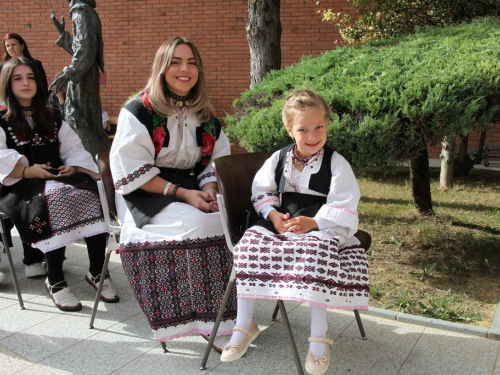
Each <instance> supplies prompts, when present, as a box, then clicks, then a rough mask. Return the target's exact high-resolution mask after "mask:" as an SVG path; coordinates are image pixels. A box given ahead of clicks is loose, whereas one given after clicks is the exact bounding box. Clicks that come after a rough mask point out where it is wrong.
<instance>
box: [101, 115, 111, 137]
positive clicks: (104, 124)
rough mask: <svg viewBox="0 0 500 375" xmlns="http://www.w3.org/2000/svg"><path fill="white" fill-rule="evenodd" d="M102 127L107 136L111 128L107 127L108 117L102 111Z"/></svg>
mask: <svg viewBox="0 0 500 375" xmlns="http://www.w3.org/2000/svg"><path fill="white" fill-rule="evenodd" d="M102 127H103V128H104V130H105V131H106V133H108V134H109V132H110V131H111V126H110V125H109V115H108V112H106V111H102Z"/></svg>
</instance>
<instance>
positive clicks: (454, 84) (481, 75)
mask: <svg viewBox="0 0 500 375" xmlns="http://www.w3.org/2000/svg"><path fill="white" fill-rule="evenodd" d="M499 80H500V21H499V20H497V19H495V18H483V19H478V20H475V21H473V22H472V23H470V24H461V25H458V26H455V27H446V28H424V29H420V30H419V31H418V32H417V33H416V34H414V35H411V36H407V37H400V38H396V39H391V40H386V41H379V42H377V43H374V44H368V45H366V46H356V47H342V48H338V49H336V50H334V51H328V52H325V53H323V54H321V55H320V56H318V57H314V58H313V57H311V56H307V57H304V58H303V59H302V61H301V62H300V63H298V64H297V65H296V66H292V67H288V68H286V69H283V70H280V71H273V72H271V73H270V74H269V75H268V76H267V77H266V78H265V79H264V80H263V81H262V82H261V83H259V84H258V85H255V86H254V88H253V89H251V90H248V91H246V92H244V93H243V94H242V97H241V99H239V100H236V101H235V102H234V106H235V108H236V111H235V114H234V115H232V116H227V117H226V119H225V120H226V123H227V124H228V127H227V133H228V136H229V137H230V139H231V140H232V141H233V142H235V141H238V142H239V144H240V145H241V146H243V147H245V148H246V149H247V150H248V151H251V152H254V151H274V150H277V149H279V148H281V147H283V146H285V145H287V144H289V143H290V141H291V140H290V138H289V136H288V134H287V133H286V131H285V129H284V127H283V125H282V123H281V108H282V105H283V101H284V98H285V97H286V96H287V95H288V94H289V93H290V92H292V91H293V90H295V89H303V88H308V89H311V90H314V91H317V92H318V93H319V94H321V95H322V96H323V97H324V98H325V100H326V101H327V103H328V104H329V105H330V106H331V108H332V110H333V112H334V116H332V120H331V122H330V127H329V139H328V143H329V144H330V145H331V146H332V147H334V148H335V149H337V150H338V151H339V152H340V153H341V154H342V155H344V156H345V157H346V158H347V159H348V160H349V161H350V162H351V163H352V164H353V165H354V166H356V165H358V166H361V165H363V166H368V165H371V166H375V165H378V166H380V165H391V164H395V163H400V162H402V161H405V160H410V159H412V158H414V157H415V156H416V155H417V154H418V153H419V152H420V151H421V150H422V149H425V148H426V147H429V146H433V145H435V144H436V143H438V142H440V141H441V140H442V139H443V138H444V137H445V136H454V135H455V134H464V135H465V134H469V133H470V132H471V131H472V130H474V129H478V128H483V127H485V126H486V125H487V124H488V123H489V122H491V121H492V120H493V119H495V118H496V117H498V114H499V106H498V103H499V98H500V84H499V83H500V82H499Z"/></svg>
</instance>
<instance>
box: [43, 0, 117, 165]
mask: <svg viewBox="0 0 500 375" xmlns="http://www.w3.org/2000/svg"><path fill="white" fill-rule="evenodd" d="M68 2H69V8H70V9H69V14H70V16H71V20H72V21H73V37H71V36H70V34H69V32H67V31H65V30H64V25H65V23H64V16H62V18H61V22H59V21H58V20H57V18H56V15H55V12H54V11H53V10H52V11H51V17H52V22H53V23H54V26H55V27H56V29H57V31H58V33H59V39H58V40H57V41H56V44H57V45H58V46H59V47H61V48H63V49H64V50H66V51H67V52H68V53H69V54H71V55H72V56H73V58H72V60H71V64H70V65H69V66H66V67H65V68H64V69H63V72H64V74H62V75H61V76H59V77H58V78H57V79H56V80H55V81H54V82H52V84H51V85H50V88H49V90H50V89H51V88H52V87H55V91H56V93H58V92H62V91H64V89H65V88H66V86H67V92H66V101H65V103H64V108H65V120H66V122H67V123H68V124H69V126H71V128H72V129H73V130H75V132H76V133H77V134H78V135H79V137H80V139H81V140H82V143H83V146H84V147H85V149H86V150H87V151H88V152H90V154H91V155H92V156H94V155H96V154H97V153H98V152H101V151H107V150H109V139H108V136H107V134H106V132H105V131H104V129H103V127H102V110H101V99H100V96H99V70H101V71H102V72H104V60H103V42H102V27H101V21H100V19H99V15H98V14H97V12H96V11H95V10H94V8H95V7H96V2H95V0H68Z"/></svg>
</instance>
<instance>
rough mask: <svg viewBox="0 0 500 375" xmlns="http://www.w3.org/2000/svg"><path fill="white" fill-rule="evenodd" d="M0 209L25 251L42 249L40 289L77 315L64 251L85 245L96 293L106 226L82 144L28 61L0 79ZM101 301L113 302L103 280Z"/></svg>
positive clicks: (16, 61)
mask: <svg viewBox="0 0 500 375" xmlns="http://www.w3.org/2000/svg"><path fill="white" fill-rule="evenodd" d="M0 100H1V101H3V102H4V103H5V107H2V108H1V109H0V160H2V163H0V182H1V183H2V185H1V186H0V210H1V211H2V212H5V213H7V214H8V216H9V217H10V219H11V220H12V221H13V222H14V225H15V226H16V228H17V230H18V232H19V235H20V237H21V240H22V242H23V247H31V248H35V249H39V250H41V251H42V252H43V253H44V254H45V259H46V262H47V279H46V280H45V284H46V286H47V290H48V292H49V294H50V296H51V297H52V300H53V301H54V304H55V305H56V306H57V307H58V308H59V309H61V310H64V311H78V310H81V309H82V304H81V302H80V301H79V300H78V298H77V297H76V296H75V294H74V293H73V292H72V291H71V289H70V288H69V286H68V284H67V283H66V281H65V278H64V273H63V269H62V264H63V260H64V250H65V246H66V245H68V244H70V243H73V242H74V241H75V240H77V239H80V238H85V241H86V243H87V250H88V256H89V260H90V267H89V271H88V273H87V275H86V277H85V278H86V280H87V282H88V283H89V284H91V285H92V287H93V288H94V289H96V290H97V283H98V281H99V279H100V277H101V275H100V273H101V270H102V266H103V264H104V257H105V247H106V237H107V233H106V226H105V225H104V219H103V215H102V210H101V205H100V201H99V197H98V194H97V186H96V183H95V180H94V179H93V176H94V177H97V176H98V175H97V167H96V165H95V163H94V161H93V160H92V156H91V155H90V154H89V153H88V152H87V151H85V149H84V148H83V146H82V144H81V141H80V139H79V138H78V136H77V135H76V133H75V132H74V131H73V130H72V129H71V128H70V127H69V126H68V124H67V123H66V122H64V121H62V119H61V118H60V113H59V111H53V110H52V109H50V108H49V107H47V96H46V90H45V88H44V86H43V83H42V81H41V78H40V74H39V73H38V71H37V69H36V67H35V65H34V64H33V62H31V61H30V60H28V59H26V58H24V57H22V58H12V59H10V60H9V61H8V62H6V63H5V64H4V65H3V69H2V74H1V76H0ZM104 286H105V287H104V289H103V292H102V295H101V299H103V300H104V301H107V302H118V301H119V298H118V296H117V295H116V291H115V289H114V287H113V284H112V283H111V280H110V279H109V275H106V280H105V283H104Z"/></svg>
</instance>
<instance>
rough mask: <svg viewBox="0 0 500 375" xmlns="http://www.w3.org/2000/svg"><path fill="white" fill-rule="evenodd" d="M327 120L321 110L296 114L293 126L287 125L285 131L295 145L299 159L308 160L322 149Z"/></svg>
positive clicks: (324, 141)
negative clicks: (293, 140)
mask: <svg viewBox="0 0 500 375" xmlns="http://www.w3.org/2000/svg"><path fill="white" fill-rule="evenodd" d="M327 128H328V119H327V118H325V114H324V112H323V111H322V110H321V109H310V110H308V111H305V112H297V114H296V115H295V116H294V118H293V124H287V125H286V130H287V131H288V134H290V136H291V137H292V138H294V139H295V142H296V143H297V151H298V154H299V156H300V157H301V158H308V157H310V156H312V155H314V154H315V153H317V152H318V151H319V150H321V149H322V148H323V146H324V145H325V143H326V129H327Z"/></svg>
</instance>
